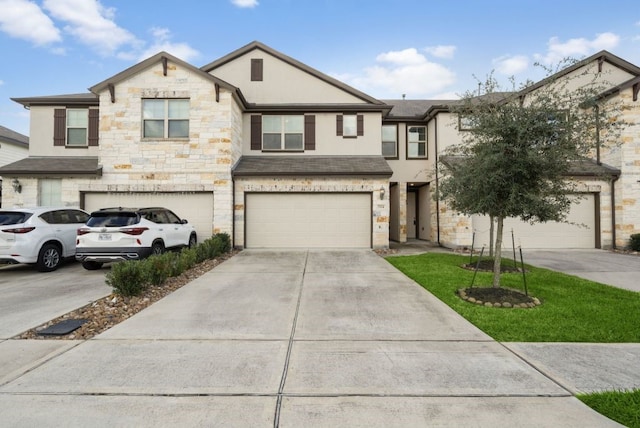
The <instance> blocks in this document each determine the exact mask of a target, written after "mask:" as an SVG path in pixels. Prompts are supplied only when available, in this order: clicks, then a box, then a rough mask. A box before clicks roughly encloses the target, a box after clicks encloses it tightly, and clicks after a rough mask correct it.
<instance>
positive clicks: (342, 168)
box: [233, 156, 393, 177]
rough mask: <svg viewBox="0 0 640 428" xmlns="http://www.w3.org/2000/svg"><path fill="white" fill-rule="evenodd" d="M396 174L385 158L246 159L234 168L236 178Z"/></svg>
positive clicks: (265, 157)
mask: <svg viewBox="0 0 640 428" xmlns="http://www.w3.org/2000/svg"><path fill="white" fill-rule="evenodd" d="M392 174H393V171H392V170H391V167H390V166H389V164H388V163H387V161H386V160H385V159H384V158H383V157H382V156H243V157H242V158H241V159H240V160H239V161H238V163H237V164H236V166H235V167H234V168H233V175H234V176H236V177H243V176H310V175H312V176H319V175H353V176H380V177H391V175H392Z"/></svg>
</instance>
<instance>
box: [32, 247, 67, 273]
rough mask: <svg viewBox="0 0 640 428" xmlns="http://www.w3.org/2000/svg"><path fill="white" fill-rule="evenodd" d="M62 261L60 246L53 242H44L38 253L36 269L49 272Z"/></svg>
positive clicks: (56, 267)
mask: <svg viewBox="0 0 640 428" xmlns="http://www.w3.org/2000/svg"><path fill="white" fill-rule="evenodd" d="M61 261H62V254H61V251H60V247H58V246H57V245H55V244H44V245H43V246H42V248H40V252H39V253H38V260H37V261H36V269H38V270H39V271H40V272H51V271H54V270H56V269H58V266H60V262H61Z"/></svg>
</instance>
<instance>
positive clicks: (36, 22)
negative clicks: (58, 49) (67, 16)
mask: <svg viewBox="0 0 640 428" xmlns="http://www.w3.org/2000/svg"><path fill="white" fill-rule="evenodd" d="M0 10H1V11H2V13H0V31H3V32H5V33H7V34H8V35H9V36H11V37H15V38H18V39H23V40H28V41H30V42H33V43H34V44H36V45H38V46H41V45H48V44H50V43H56V42H60V41H62V37H61V36H60V30H58V29H57V28H56V26H55V25H54V23H53V21H52V20H51V19H50V18H49V17H48V16H47V15H45V14H44V12H43V11H42V9H40V7H39V6H38V5H37V4H35V3H33V2H31V1H28V0H0Z"/></svg>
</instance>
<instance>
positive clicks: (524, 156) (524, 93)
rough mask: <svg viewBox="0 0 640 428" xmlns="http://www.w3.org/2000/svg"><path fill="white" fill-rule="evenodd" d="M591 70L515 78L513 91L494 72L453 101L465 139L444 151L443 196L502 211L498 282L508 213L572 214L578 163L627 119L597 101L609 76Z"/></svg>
mask: <svg viewBox="0 0 640 428" xmlns="http://www.w3.org/2000/svg"><path fill="white" fill-rule="evenodd" d="M589 73H590V72H589V71H588V70H586V71H584V72H583V73H578V74H574V75H570V76H563V77H561V78H558V79H553V78H551V77H550V78H548V79H547V80H545V81H544V83H545V84H543V85H533V84H532V83H531V82H527V83H525V84H523V85H521V87H520V88H519V89H517V90H516V89H515V84H514V83H513V82H514V80H513V79H511V84H512V86H513V87H512V88H511V90H510V91H504V90H502V88H501V87H500V85H499V84H498V82H497V80H496V79H495V77H494V75H493V74H491V75H489V76H488V77H487V79H486V80H485V81H484V82H480V85H479V88H480V94H478V93H472V92H467V93H465V94H464V96H463V97H462V98H461V99H460V101H459V102H458V103H455V104H454V105H453V106H452V107H451V111H452V112H453V113H455V114H457V115H458V117H459V121H458V128H459V129H458V130H459V132H460V133H461V134H462V135H463V143H462V144H458V145H454V146H451V147H448V148H447V149H446V151H445V153H444V156H441V158H440V165H439V168H441V170H442V172H443V176H442V179H441V180H440V182H439V189H438V190H439V196H440V197H441V198H442V199H443V200H445V201H447V203H448V204H449V206H450V207H451V208H452V209H453V210H455V211H458V212H460V213H463V214H468V215H472V214H482V215H487V216H490V218H494V219H496V222H497V233H496V248H495V250H496V251H495V263H496V264H495V266H494V286H499V278H500V265H499V263H500V246H501V243H502V225H503V221H504V219H505V218H507V217H515V218H520V219H522V220H524V221H529V222H546V221H564V220H566V216H567V214H568V212H569V209H570V206H571V200H572V195H573V194H574V193H575V191H576V189H575V182H574V181H572V180H570V179H568V178H569V176H570V175H571V171H572V169H575V168H576V166H578V165H580V164H581V163H583V162H584V161H585V159H586V158H588V157H589V155H590V154H593V153H595V150H596V148H597V146H598V145H599V144H604V143H605V139H604V138H603V136H604V135H608V136H609V137H612V135H613V134H612V132H611V131H615V128H617V127H618V126H619V125H620V124H619V123H617V122H616V121H615V120H614V119H615V117H616V108H615V107H614V106H612V105H611V104H607V105H606V106H605V105H599V104H598V103H597V100H598V95H599V94H601V93H602V92H603V88H604V86H603V85H604V82H603V80H604V79H603V76H599V75H597V74H595V75H594V74H593V73H592V71H591V74H589ZM592 76H593V77H592ZM586 77H589V78H588V79H587V78H586ZM605 131H607V132H605Z"/></svg>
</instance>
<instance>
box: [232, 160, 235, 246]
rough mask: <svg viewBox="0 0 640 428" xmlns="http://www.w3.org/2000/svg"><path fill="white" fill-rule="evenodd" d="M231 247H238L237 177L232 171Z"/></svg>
mask: <svg viewBox="0 0 640 428" xmlns="http://www.w3.org/2000/svg"><path fill="white" fill-rule="evenodd" d="M231 248H236V179H235V177H234V176H233V171H231Z"/></svg>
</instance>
